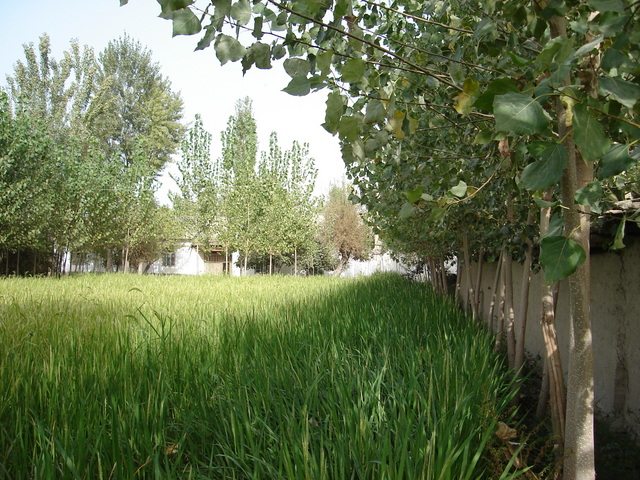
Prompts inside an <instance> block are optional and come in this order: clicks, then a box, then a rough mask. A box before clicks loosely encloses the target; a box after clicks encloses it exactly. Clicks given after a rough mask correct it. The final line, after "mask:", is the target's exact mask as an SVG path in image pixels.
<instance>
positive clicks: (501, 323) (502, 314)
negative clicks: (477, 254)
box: [495, 250, 510, 351]
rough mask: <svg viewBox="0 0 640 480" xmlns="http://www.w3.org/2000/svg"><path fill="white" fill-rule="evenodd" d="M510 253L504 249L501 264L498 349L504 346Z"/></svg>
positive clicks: (497, 328) (497, 325)
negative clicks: (508, 258)
mask: <svg viewBox="0 0 640 480" xmlns="http://www.w3.org/2000/svg"><path fill="white" fill-rule="evenodd" d="M509 255H510V254H509V253H507V251H506V250H505V251H504V257H503V258H502V265H501V266H500V270H501V273H500V293H499V294H498V295H499V299H500V306H499V307H498V321H497V324H496V344H495V349H496V351H498V350H500V349H501V348H502V337H503V333H504V318H505V306H506V297H507V293H506V290H507V282H506V278H507V262H506V259H507V257H508V256H509Z"/></svg>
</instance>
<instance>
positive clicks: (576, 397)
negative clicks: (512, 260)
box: [549, 16, 595, 480]
mask: <svg viewBox="0 0 640 480" xmlns="http://www.w3.org/2000/svg"><path fill="white" fill-rule="evenodd" d="M549 24H550V27H551V36H552V37H553V38H555V37H565V38H566V37H567V31H566V19H565V18H564V17H559V16H554V17H552V18H551V19H550V21H549ZM565 83H566V84H569V83H570V79H567V80H566V82H565ZM554 104H555V105H554V108H555V113H556V118H557V119H558V134H559V137H560V138H561V139H563V140H562V143H563V145H564V146H565V148H566V149H567V152H568V159H567V167H566V168H565V171H564V175H563V177H562V181H561V191H562V203H563V205H564V207H565V208H564V228H565V235H567V236H568V237H569V238H571V239H572V240H573V241H575V242H576V243H577V244H578V245H580V246H581V247H582V249H583V250H584V251H585V253H586V256H587V257H586V260H585V262H584V263H583V264H582V265H580V266H579V267H578V269H577V270H576V272H575V273H574V274H573V275H571V276H570V277H569V278H568V284H569V299H570V301H569V304H570V323H569V383H568V386H567V416H566V431H565V445H564V463H563V467H564V478H565V479H566V480H574V479H578V480H591V479H595V454H594V445H595V439H594V426H593V414H594V393H593V391H594V386H593V351H592V337H591V315H590V287H591V285H590V278H591V270H590V262H589V255H590V252H589V251H590V244H589V230H590V224H589V212H588V208H587V207H582V206H579V205H577V204H576V203H575V200H574V195H575V192H576V191H577V190H578V189H579V188H581V187H582V186H583V185H585V184H586V183H588V182H589V181H590V180H592V179H593V165H592V164H589V165H588V164H587V163H586V162H584V161H583V160H582V159H581V158H580V157H579V155H578V153H577V150H576V146H575V143H574V139H573V130H572V126H571V122H570V121H569V118H570V117H568V116H567V111H566V109H565V106H564V105H563V104H562V102H561V99H560V98H556V99H555V102H554Z"/></svg>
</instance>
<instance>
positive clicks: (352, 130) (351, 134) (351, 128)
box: [338, 115, 362, 142]
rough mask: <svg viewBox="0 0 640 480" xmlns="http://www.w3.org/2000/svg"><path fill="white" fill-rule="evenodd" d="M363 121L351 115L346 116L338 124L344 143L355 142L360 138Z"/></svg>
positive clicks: (339, 133)
mask: <svg viewBox="0 0 640 480" xmlns="http://www.w3.org/2000/svg"><path fill="white" fill-rule="evenodd" d="M361 128H362V120H361V119H359V118H356V117H353V116H350V115H345V116H343V117H342V118H341V119H340V123H339V124H338V135H339V136H340V140H342V141H344V142H353V141H355V140H357V139H358V137H359V136H360V131H361Z"/></svg>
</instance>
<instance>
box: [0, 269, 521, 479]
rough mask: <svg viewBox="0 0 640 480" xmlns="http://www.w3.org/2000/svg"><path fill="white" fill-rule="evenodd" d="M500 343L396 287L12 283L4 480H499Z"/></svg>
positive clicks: (275, 281)
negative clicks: (495, 458) (494, 447)
mask: <svg viewBox="0 0 640 480" xmlns="http://www.w3.org/2000/svg"><path fill="white" fill-rule="evenodd" d="M491 345H492V341H491V338H489V336H488V335H487V334H486V333H485V332H483V331H481V330H479V329H478V328H477V326H476V325H474V324H473V323H472V322H471V321H470V319H469V318H467V317H465V316H464V315H463V314H461V313H460V312H459V311H457V310H456V309H455V307H454V306H453V305H452V304H451V303H450V302H448V301H447V300H446V299H442V298H439V297H437V296H436V295H434V294H433V293H432V292H431V291H430V290H429V289H428V288H427V287H425V286H424V285H420V284H416V283H411V282H409V281H407V280H405V279H403V278H401V277H397V276H387V275H385V276H374V277H372V278H366V279H358V280H340V279H333V278H304V279H301V278H292V277H274V278H264V277H253V278H251V277H248V278H225V277H199V278H183V277H147V276H145V277H138V276H122V275H111V276H106V275H105V276H77V277H70V278H63V279H5V280H1V281H0V478H1V479H22V478H24V479H27V478H34V479H35V478H37V479H49V478H52V479H53V478H55V479H59V478H71V479H80V478H82V479H94V478H95V479H109V478H111V479H118V478H207V479H210V478H212V479H218V478H220V479H266V478H273V479H278V478H283V479H284V478H286V479H294V478H295V479H297V478H300V479H438V480H440V479H441V480H446V479H456V480H458V479H480V478H498V477H496V476H494V475H495V472H494V471H492V472H491V474H490V473H489V472H488V469H489V468H494V466H493V465H490V462H489V461H487V455H486V452H487V450H488V448H489V444H490V443H492V442H493V438H494V436H493V433H494V431H495V428H496V424H497V422H498V421H499V420H504V421H509V418H507V416H506V415H507V414H506V412H507V411H508V408H509V407H508V402H509V399H510V395H511V394H512V393H510V392H511V389H510V388H509V384H508V378H509V377H508V375H507V373H506V372H505V371H504V368H503V365H502V362H501V360H500V358H499V356H497V355H496V354H494V353H493V350H492V348H491ZM499 475H502V477H501V478H505V479H506V478H511V476H512V475H513V476H515V473H512V472H510V471H509V469H506V470H505V471H504V472H499ZM499 475H498V476H499Z"/></svg>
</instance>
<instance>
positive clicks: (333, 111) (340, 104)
mask: <svg viewBox="0 0 640 480" xmlns="http://www.w3.org/2000/svg"><path fill="white" fill-rule="evenodd" d="M343 110H344V100H343V98H342V95H340V94H339V93H338V92H331V93H330V94H329V95H328V96H327V109H326V112H325V117H324V124H323V127H324V128H325V129H326V130H327V131H328V132H330V133H334V134H335V133H336V132H337V131H338V125H339V123H340V118H341V117H342V112H343Z"/></svg>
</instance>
